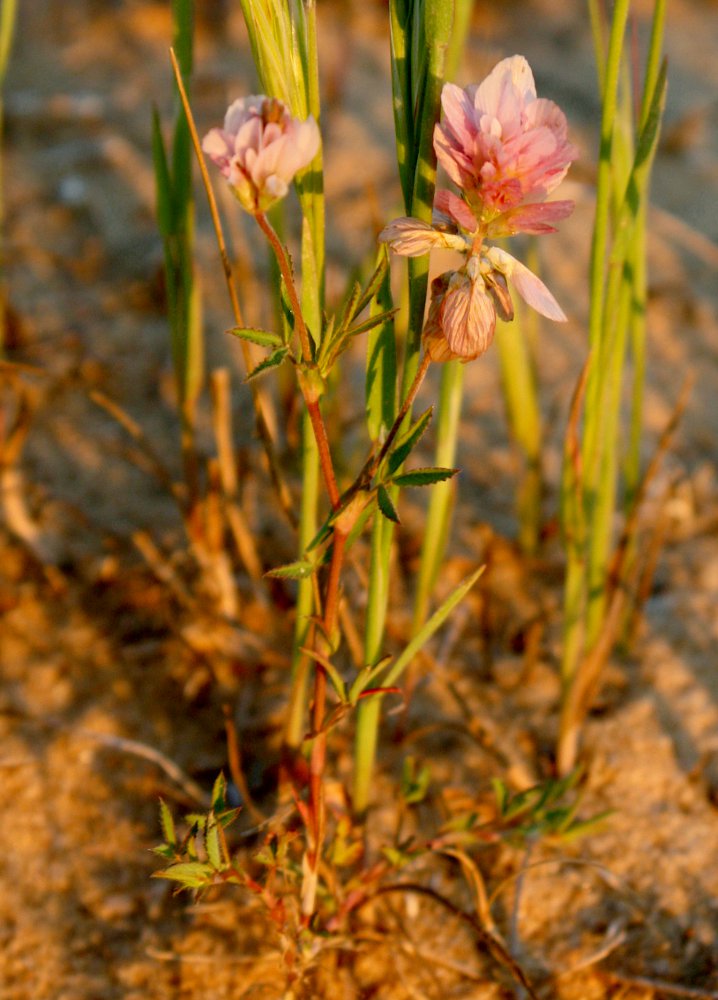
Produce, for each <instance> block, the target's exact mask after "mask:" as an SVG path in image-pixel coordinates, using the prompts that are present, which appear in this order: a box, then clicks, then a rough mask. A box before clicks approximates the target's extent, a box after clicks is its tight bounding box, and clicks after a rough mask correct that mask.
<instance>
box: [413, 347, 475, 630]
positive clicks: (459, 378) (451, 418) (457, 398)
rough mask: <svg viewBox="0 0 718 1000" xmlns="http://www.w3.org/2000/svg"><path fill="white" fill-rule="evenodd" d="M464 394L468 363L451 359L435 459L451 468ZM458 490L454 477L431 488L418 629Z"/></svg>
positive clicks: (419, 588) (441, 394)
mask: <svg viewBox="0 0 718 1000" xmlns="http://www.w3.org/2000/svg"><path fill="white" fill-rule="evenodd" d="M463 395H464V365H462V364H461V363H460V362H459V361H450V362H449V363H448V364H445V365H444V366H443V368H442V372H441V388H440V391H439V420H438V425H437V429H436V456H435V463H434V464H435V465H438V466H441V467H444V468H451V467H452V466H453V465H454V462H455V460H456V448H457V443H458V436H459V422H460V419H461V403H462V400H463ZM455 493H456V486H455V484H454V483H453V482H451V481H448V482H444V483H437V484H436V485H435V486H434V488H433V490H432V492H431V500H430V502H429V511H428V514H427V518H426V528H425V531H424V544H423V546H422V549H421V563H420V566H419V576H418V579H417V585H416V599H415V602H414V630H416V629H419V628H420V627H421V626H422V625H423V624H424V622H425V621H426V616H427V615H428V613H429V602H430V600H431V594H432V591H433V589H434V584H435V583H436V578H437V575H438V572H439V567H440V565H441V561H442V559H443V557H444V552H445V551H446V543H447V540H448V533H449V527H450V524H451V509H452V507H453V503H454V496H455Z"/></svg>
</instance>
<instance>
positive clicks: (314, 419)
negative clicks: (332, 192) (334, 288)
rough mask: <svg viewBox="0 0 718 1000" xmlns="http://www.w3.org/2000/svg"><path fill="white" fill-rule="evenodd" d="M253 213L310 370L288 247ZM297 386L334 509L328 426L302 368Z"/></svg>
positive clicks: (306, 333)
mask: <svg viewBox="0 0 718 1000" xmlns="http://www.w3.org/2000/svg"><path fill="white" fill-rule="evenodd" d="M254 217H255V219H256V220H257V224H258V226H259V228H260V229H261V230H262V232H263V233H264V235H265V236H266V237H267V239H268V240H269V244H270V246H271V248H272V250H273V251H274V256H275V257H276V258H277V265H278V267H279V272H280V274H281V275H282V278H283V280H284V287H285V288H286V289H287V295H288V296H289V305H290V307H291V310H292V314H293V316H294V329H295V330H296V331H297V336H298V337H299V345H300V348H301V352H302V361H303V362H304V366H305V368H307V369H309V370H310V371H311V370H314V361H313V359H312V345H311V341H310V339H309V331H308V330H307V324H306V323H305V322H304V314H303V313H302V306H301V303H300V302H299V296H298V295H297V286H296V285H295V284H294V275H293V274H292V266H291V264H290V263H289V257H288V256H287V251H286V250H285V248H284V246H283V245H282V241H281V240H280V239H279V237H278V236H277V234H276V232H275V231H274V228H273V227H272V224H271V222H270V221H269V219H268V218H267V216H266V215H265V214H264V212H257V213H256V215H255V216H254ZM299 388H300V389H301V391H302V396H303V397H304V402H305V404H306V407H307V411H308V412H309V419H310V420H311V423H312V430H313V432H314V438H315V440H316V442H317V449H318V451H319V465H320V468H321V470H322V477H323V479H324V485H325V486H326V489H327V494H328V496H329V502H330V503H331V505H332V510H336V509H337V508H338V507H339V489H338V488H337V479H336V476H335V474H334V464H333V462H332V456H331V452H330V450H329V438H328V436H327V429H326V425H325V423H324V418H323V416H322V411H321V409H320V407H319V394H318V391H317V388H316V386H315V385H314V384H313V383H312V381H311V379H310V378H308V377H306V375H305V376H304V377H303V376H302V372H301V371H300V373H299Z"/></svg>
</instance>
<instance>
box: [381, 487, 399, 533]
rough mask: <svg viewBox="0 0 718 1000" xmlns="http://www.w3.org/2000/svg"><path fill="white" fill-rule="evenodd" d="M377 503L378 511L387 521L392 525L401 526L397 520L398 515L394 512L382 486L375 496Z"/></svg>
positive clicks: (389, 498) (394, 509) (392, 505)
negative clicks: (392, 523)
mask: <svg viewBox="0 0 718 1000" xmlns="http://www.w3.org/2000/svg"><path fill="white" fill-rule="evenodd" d="M376 499H377V503H378V504H379V510H380V511H381V512H382V514H383V515H384V517H385V518H386V519H387V520H388V521H393V522H394V524H401V522H400V520H399V515H398V514H397V512H396V508H395V507H394V504H393V503H392V502H391V497H390V496H389V494H388V493H387V491H386V488H385V487H384V486H380V487H379V489H378V490H377V494H376Z"/></svg>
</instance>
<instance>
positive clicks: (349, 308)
mask: <svg viewBox="0 0 718 1000" xmlns="http://www.w3.org/2000/svg"><path fill="white" fill-rule="evenodd" d="M360 297H361V285H360V284H359V282H354V286H353V287H352V290H351V291H350V293H349V298H348V299H347V301H346V302H345V304H344V308H343V309H342V315H341V318H340V320H339V323H338V324H337V331H338V332H340V333H341V332H343V331H344V330H346V329H347V328H348V326H349V324H350V323H351V321H352V317H353V316H355V315H356V312H357V308H356V306H357V302H358V301H359V299H360Z"/></svg>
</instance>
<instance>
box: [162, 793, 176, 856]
mask: <svg viewBox="0 0 718 1000" xmlns="http://www.w3.org/2000/svg"><path fill="white" fill-rule="evenodd" d="M160 825H161V826H162V835H163V837H164V838H165V843H166V844H167V845H168V846H170V847H174V845H175V844H176V843H177V837H176V834H175V824H174V820H173V819H172V813H171V812H170V809H169V806H168V805H167V803H166V802H165V801H164V800H163V799H160Z"/></svg>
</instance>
